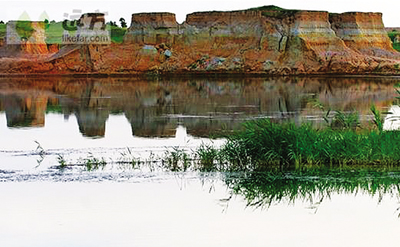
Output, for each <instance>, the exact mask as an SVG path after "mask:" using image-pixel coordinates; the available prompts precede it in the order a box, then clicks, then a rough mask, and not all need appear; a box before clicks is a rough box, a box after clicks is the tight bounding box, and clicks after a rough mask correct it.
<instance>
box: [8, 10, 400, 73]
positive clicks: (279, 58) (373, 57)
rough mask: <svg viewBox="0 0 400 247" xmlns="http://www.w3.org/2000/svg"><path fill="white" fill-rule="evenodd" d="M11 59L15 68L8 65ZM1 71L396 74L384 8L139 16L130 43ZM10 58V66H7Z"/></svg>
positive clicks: (69, 51)
mask: <svg viewBox="0 0 400 247" xmlns="http://www.w3.org/2000/svg"><path fill="white" fill-rule="evenodd" d="M10 63H11V64H12V66H10ZM0 64H1V66H0V71H1V72H3V73H56V74H58V73H104V74H108V73H145V72H152V73H187V72H189V73H190V72H194V73H203V72H220V73H261V74H321V73H336V74H369V73H372V74H398V73H399V72H400V70H399V64H400V53H399V52H397V51H395V50H394V49H393V48H392V44H391V41H390V39H389V38H388V36H387V34H386V31H385V27H384V25H383V22H382V15H381V14H380V13H361V12H351V13H343V14H332V13H328V12H324V11H301V10H285V9H280V8H278V7H275V6H266V7H261V8H254V9H249V10H243V11H231V12H221V11H213V12H196V13H192V14H189V15H187V18H186V21H185V22H184V23H182V24H178V23H177V22H176V19H175V15H174V14H172V13H139V14H133V15H132V20H131V25H130V27H129V29H128V30H127V33H126V34H125V36H124V43H122V44H111V45H94V44H85V45H76V46H74V47H72V46H67V47H64V48H62V49H60V51H58V53H56V54H54V55H52V56H51V57H50V58H47V59H46V60H41V61H35V62H34V65H33V62H32V61H23V62H21V61H7V60H5V59H2V61H1V62H0ZM7 64H8V66H7Z"/></svg>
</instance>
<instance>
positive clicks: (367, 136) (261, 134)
mask: <svg viewBox="0 0 400 247" xmlns="http://www.w3.org/2000/svg"><path fill="white" fill-rule="evenodd" d="M398 143H400V132H398V131H385V132H383V131H381V130H379V131H375V130H371V131H364V132H359V131H358V132H357V131H355V130H352V129H344V130H332V129H330V128H327V129H322V130H318V129H313V128H312V127H311V126H310V125H307V124H303V125H301V126H296V125H295V124H293V123H287V124H275V123H272V122H270V121H269V120H257V121H250V122H247V123H245V124H244V128H243V130H242V131H240V132H238V133H237V134H235V135H233V136H232V137H230V138H229V139H228V142H227V144H226V145H225V146H224V147H223V148H222V149H221V152H222V153H223V154H224V157H225V158H226V159H227V160H228V161H229V163H232V165H233V167H234V168H237V169H238V170H263V169H264V168H266V167H271V166H279V167H297V168H301V167H307V166H332V165H339V166H340V165H350V166H357V165H361V166H362V165H368V166H370V165H389V166H394V165H397V164H399V163H400V147H399V146H398Z"/></svg>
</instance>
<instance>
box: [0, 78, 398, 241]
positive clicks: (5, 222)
mask: <svg viewBox="0 0 400 247" xmlns="http://www.w3.org/2000/svg"><path fill="white" fill-rule="evenodd" d="M399 81H400V79H399V78H392V77H391V78H379V77H378V78H317V77H316V78H267V79H265V78H241V79H227V78H224V79H210V78H200V79H199V78H197V79H158V80H144V79H137V78H133V79H132V78H111V79H110V78H89V79H87V78H50V77H46V78H30V79H26V78H1V79H0V137H1V139H0V193H1V195H2V200H1V203H0V219H1V221H0V246H398V243H399V242H400V237H399V235H398V232H399V230H400V220H399V218H398V216H399V213H400V212H399V210H398V208H399V206H400V205H399V203H400V202H399V190H398V184H399V183H400V173H398V172H397V171H379V172H370V171H367V172H360V173H358V172H354V171H353V173H350V174H347V173H344V174H342V173H339V175H338V174H336V173H332V174H331V173H328V174H314V173H305V174H297V173H296V174H293V173H291V172H284V173H278V174H276V173H271V174H261V175H260V174H226V173H199V172H186V173H177V172H168V171H166V170H165V169H162V167H160V166H159V165H151V164H150V163H149V164H150V165H149V166H145V167H139V168H138V167H135V168H132V167H131V166H127V165H124V164H122V165H121V164H120V163H118V161H120V160H122V159H124V158H125V157H127V156H128V155H129V157H142V158H143V159H148V160H150V159H151V158H152V157H153V158H154V157H157V156H159V155H163V154H164V153H165V152H166V151H168V150H174V149H176V148H179V149H183V150H193V149H195V148H196V147H198V146H199V145H201V144H202V143H206V144H210V145H215V146H218V145H221V144H223V142H224V139H222V138H218V136H220V135H221V134H226V133H229V132H231V131H233V130H235V129H237V128H239V127H240V124H241V123H242V122H243V121H245V120H248V119H254V118H270V119H272V121H295V122H297V123H300V122H304V121H308V122H312V123H313V124H314V125H316V126H323V125H324V122H323V119H322V117H321V116H322V115H323V114H324V112H323V111H322V110H321V109H320V108H318V107H316V105H323V106H324V107H325V109H328V108H331V109H333V110H340V111H344V112H351V111H357V112H359V113H360V120H361V121H362V122H363V123H364V124H368V122H369V121H370V119H371V117H372V116H371V113H370V110H369V108H370V106H371V104H375V105H376V106H377V107H378V108H379V109H380V110H382V111H388V110H391V111H393V112H394V113H396V107H397V106H396V105H395V104H396V99H395V97H396V96H397V93H396V91H395V90H394V86H395V85H396V84H397V83H398V82H399ZM390 117H392V119H393V121H392V122H393V124H392V125H391V126H392V127H393V126H395V125H396V118H394V115H393V114H392V115H390ZM392 122H390V123H392ZM388 123H389V121H386V124H388ZM210 135H211V136H215V137H217V138H215V139H209V137H210ZM60 157H62V158H63V159H65V160H66V161H67V162H69V163H74V164H75V163H76V164H78V163H79V162H81V161H82V160H85V159H87V158H88V157H95V158H98V159H104V160H105V161H107V165H106V167H104V168H102V169H99V170H95V171H87V169H84V167H81V166H79V165H76V166H72V167H71V168H69V169H66V170H60V169H57V168H55V166H57V165H58V164H59V158H60ZM264 175H266V177H264ZM260 176H261V177H260Z"/></svg>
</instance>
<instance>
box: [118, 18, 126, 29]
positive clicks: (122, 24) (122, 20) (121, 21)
mask: <svg viewBox="0 0 400 247" xmlns="http://www.w3.org/2000/svg"><path fill="white" fill-rule="evenodd" d="M119 22H120V23H121V27H127V25H126V21H125V19H124V18H122V17H121V18H119Z"/></svg>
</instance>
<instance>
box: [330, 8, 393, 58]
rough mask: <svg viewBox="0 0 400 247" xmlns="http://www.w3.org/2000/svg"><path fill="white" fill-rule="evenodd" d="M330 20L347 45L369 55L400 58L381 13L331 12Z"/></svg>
mask: <svg viewBox="0 0 400 247" xmlns="http://www.w3.org/2000/svg"><path fill="white" fill-rule="evenodd" d="M329 20H330V22H331V24H332V29H333V30H334V31H335V33H336V35H337V36H338V37H339V38H340V39H342V40H343V41H344V43H345V44H346V46H347V47H349V48H351V49H353V50H355V51H357V52H359V53H361V54H364V55H367V56H376V57H383V58H392V59H400V54H399V53H398V52H396V51H395V50H393V48H392V44H391V41H390V39H389V37H388V35H387V32H386V30H385V27H384V25H383V22H382V14H381V13H359V12H349V13H344V14H330V16H329Z"/></svg>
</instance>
